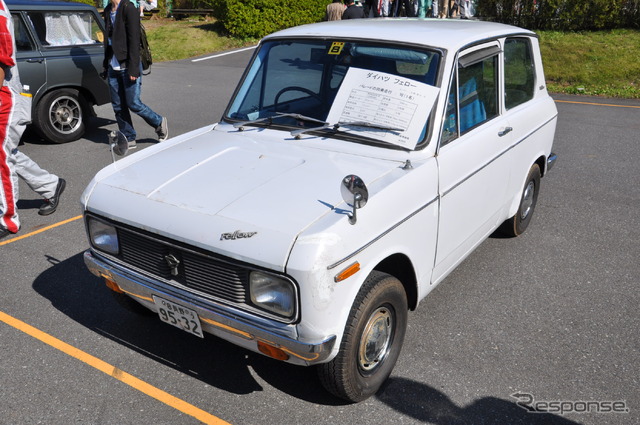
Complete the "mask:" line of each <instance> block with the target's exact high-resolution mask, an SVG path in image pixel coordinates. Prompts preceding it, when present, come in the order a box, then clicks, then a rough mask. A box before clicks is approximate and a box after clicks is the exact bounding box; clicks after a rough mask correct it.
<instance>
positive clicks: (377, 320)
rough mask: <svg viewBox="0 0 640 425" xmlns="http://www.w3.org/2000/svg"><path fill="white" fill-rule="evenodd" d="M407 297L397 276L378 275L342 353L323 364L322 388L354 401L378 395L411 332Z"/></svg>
mask: <svg viewBox="0 0 640 425" xmlns="http://www.w3.org/2000/svg"><path fill="white" fill-rule="evenodd" d="M407 316H408V306H407V296H406V293H405V291H404V288H403V286H402V283H400V281H399V280H398V279H396V278H395V277H393V276H390V275H388V274H385V273H381V272H375V271H374V272H372V273H371V275H369V277H368V278H367V280H366V281H365V283H364V285H363V287H362V288H361V289H360V292H359V293H358V296H357V297H356V299H355V301H354V303H353V306H352V307H351V312H350V313H349V318H348V320H347V325H346V327H345V333H344V336H343V338H342V343H341V344H340V351H339V352H338V354H337V356H336V357H335V358H334V359H333V360H331V361H330V362H329V363H325V364H321V365H319V366H318V375H319V377H320V380H321V382H322V385H323V386H324V387H325V388H326V389H327V391H329V392H330V393H332V394H334V395H336V396H338V397H340V398H342V399H345V400H347V401H350V402H359V401H362V400H364V399H366V398H368V397H370V396H372V395H373V394H375V393H376V392H377V391H378V389H379V388H380V386H381V385H382V384H383V383H384V381H386V380H387V378H388V377H389V375H390V374H391V371H392V370H393V367H394V366H395V364H396V360H397V359H398V356H399V355H400V349H401V348H402V342H403V340H404V335H405V332H406V329H407Z"/></svg>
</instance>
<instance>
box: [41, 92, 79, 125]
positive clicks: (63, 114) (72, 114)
mask: <svg viewBox="0 0 640 425" xmlns="http://www.w3.org/2000/svg"><path fill="white" fill-rule="evenodd" d="M49 123H50V124H51V126H52V127H53V128H54V129H55V130H56V131H57V132H58V133H61V134H71V133H74V132H75V131H77V130H78V129H79V128H80V126H81V125H82V108H81V107H80V102H78V100H77V99H75V98H73V97H71V96H60V97H58V98H56V100H55V101H54V102H53V103H52V104H51V106H50V107H49Z"/></svg>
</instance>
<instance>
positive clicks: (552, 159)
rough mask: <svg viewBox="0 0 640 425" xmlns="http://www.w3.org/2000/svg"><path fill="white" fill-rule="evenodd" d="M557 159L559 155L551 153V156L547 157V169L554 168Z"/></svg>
mask: <svg viewBox="0 0 640 425" xmlns="http://www.w3.org/2000/svg"><path fill="white" fill-rule="evenodd" d="M557 160H558V155H556V154H555V153H553V152H551V154H550V155H549V158H547V171H549V170H550V169H552V168H553V166H554V165H555V164H556V161H557Z"/></svg>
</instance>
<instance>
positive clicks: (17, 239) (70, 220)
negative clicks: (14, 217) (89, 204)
mask: <svg viewBox="0 0 640 425" xmlns="http://www.w3.org/2000/svg"><path fill="white" fill-rule="evenodd" d="M81 218H82V216H81V215H79V216H76V217H73V218H70V219H68V220H64V221H60V222H58V223H55V224H52V225H51V226H47V227H43V228H42V229H38V230H34V231H33V232H31V233H27V234H26V235H20V236H17V237H15V238H12V239H9V240H6V241H3V242H0V246H2V245H7V244H10V243H13V242H17V241H19V240H20V239H25V238H29V237H31V236H33V235H37V234H38V233H42V232H44V231H47V230H49V229H53V228H54V227H58V226H62V225H63V224H67V223H70V222H72V221H76V220H80V219H81Z"/></svg>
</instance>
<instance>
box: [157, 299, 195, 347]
mask: <svg viewBox="0 0 640 425" xmlns="http://www.w3.org/2000/svg"><path fill="white" fill-rule="evenodd" d="M153 302H155V303H156V307H158V315H159V316H160V320H162V321H163V322H165V323H168V324H170V325H171V326H175V327H176V328H179V329H182V330H183V331H186V332H189V333H190V334H193V335H196V336H199V337H200V338H204V335H203V334H202V326H201V325H200V318H199V317H198V313H196V312H195V311H194V310H191V309H190V308H187V307H184V306H181V305H180V304H176V303H174V302H172V301H169V300H165V299H164V298H160V297H157V296H155V295H154V296H153Z"/></svg>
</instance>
